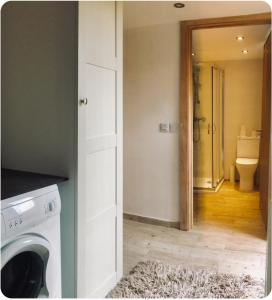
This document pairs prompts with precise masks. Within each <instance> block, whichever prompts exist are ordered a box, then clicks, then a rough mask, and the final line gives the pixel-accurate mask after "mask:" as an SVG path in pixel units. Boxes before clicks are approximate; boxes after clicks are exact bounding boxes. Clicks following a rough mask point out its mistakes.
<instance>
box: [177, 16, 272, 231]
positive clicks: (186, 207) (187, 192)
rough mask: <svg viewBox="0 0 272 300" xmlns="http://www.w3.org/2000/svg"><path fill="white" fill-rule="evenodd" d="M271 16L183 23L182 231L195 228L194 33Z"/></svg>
mask: <svg viewBox="0 0 272 300" xmlns="http://www.w3.org/2000/svg"><path fill="white" fill-rule="evenodd" d="M270 23H271V14H270V13H261V14H253V15H244V16H235V17H224V18H213V19H201V20H191V21H182V22H181V23H180V43H181V48H180V61H181V64H180V122H181V123H180V150H179V152H180V163H179V165H180V189H181V191H182V192H180V229H181V230H186V231H187V230H190V229H192V227H193V113H192V112H193V94H192V32H193V30H196V29H208V28H220V27H234V26H247V25H262V24H270Z"/></svg>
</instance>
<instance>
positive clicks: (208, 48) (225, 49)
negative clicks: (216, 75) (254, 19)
mask: <svg viewBox="0 0 272 300" xmlns="http://www.w3.org/2000/svg"><path fill="white" fill-rule="evenodd" d="M269 30H270V25H254V26H239V27H225V28H214V29H201V30H194V31H193V52H194V53H195V56H194V60H196V61H218V60H244V59H261V58H262V56H263V46H264V43H265V40H266V38H267V36H268V33H269ZM237 36H243V37H244V40H243V41H237V40H236V37H237ZM243 49H247V50H248V53H247V54H243V53H242V50H243Z"/></svg>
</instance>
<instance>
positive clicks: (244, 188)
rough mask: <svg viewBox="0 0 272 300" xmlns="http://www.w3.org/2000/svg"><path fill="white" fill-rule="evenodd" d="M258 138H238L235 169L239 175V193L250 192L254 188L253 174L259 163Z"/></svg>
mask: <svg viewBox="0 0 272 300" xmlns="http://www.w3.org/2000/svg"><path fill="white" fill-rule="evenodd" d="M259 145H260V137H256V136H238V137H237V159H236V168H237V170H238V172H239V175H240V191H241V192H250V191H252V190H253V188H254V174H255V172H256V169H257V165H258V161H259Z"/></svg>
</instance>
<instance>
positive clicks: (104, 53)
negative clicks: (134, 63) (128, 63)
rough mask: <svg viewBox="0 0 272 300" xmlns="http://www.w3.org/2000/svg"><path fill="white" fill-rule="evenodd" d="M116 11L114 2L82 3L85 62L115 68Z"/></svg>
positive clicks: (81, 35) (81, 18) (80, 30)
mask: <svg viewBox="0 0 272 300" xmlns="http://www.w3.org/2000/svg"><path fill="white" fill-rule="evenodd" d="M115 13H116V11H115V2H114V1H109V2H107V1H101V2H99V1H97V2H95V1H94V2H92V3H90V1H81V2H80V4H79V26H80V27H79V40H80V42H81V46H82V48H81V50H82V51H81V53H80V56H81V57H80V59H82V60H83V61H85V62H88V63H91V64H94V65H97V66H104V67H106V68H115V63H116V56H115V55H116V48H117V45H116V38H117V35H116V29H117V28H116V14H115Z"/></svg>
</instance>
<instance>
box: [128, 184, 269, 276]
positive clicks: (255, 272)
mask: <svg viewBox="0 0 272 300" xmlns="http://www.w3.org/2000/svg"><path fill="white" fill-rule="evenodd" d="M194 207H195V222H194V224H195V225H194V228H193V230H192V231H189V232H185V231H180V230H177V229H173V228H167V227H162V226H156V225H149V224H143V223H138V222H135V221H130V220H125V221H124V272H125V274H127V273H128V272H129V271H130V270H131V268H132V267H133V266H134V265H135V264H136V263H137V262H138V261H141V260H147V259H157V260H161V261H165V262H167V263H173V264H184V265H191V266H196V267H201V268H208V269H212V270H217V271H219V272H227V273H235V274H242V273H245V274H250V275H252V276H254V277H257V278H264V277H265V259H266V254H265V253H266V240H265V229H264V225H263V222H262V219H261V214H260V210H259V193H258V192H252V193H241V192H239V191H238V186H237V185H235V186H233V185H231V184H230V183H224V184H223V185H222V187H221V189H220V191H219V192H218V193H201V194H196V195H195V196H194Z"/></svg>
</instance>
